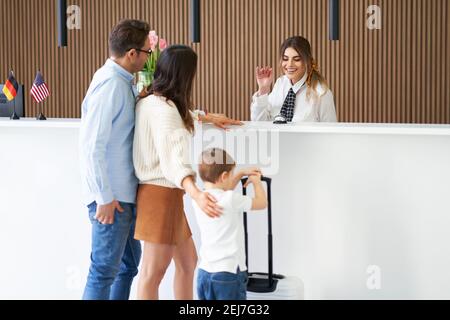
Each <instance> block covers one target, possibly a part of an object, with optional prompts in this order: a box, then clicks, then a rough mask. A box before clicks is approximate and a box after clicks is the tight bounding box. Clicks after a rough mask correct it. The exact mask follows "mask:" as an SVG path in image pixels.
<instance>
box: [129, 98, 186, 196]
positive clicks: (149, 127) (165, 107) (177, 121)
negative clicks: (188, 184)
mask: <svg viewBox="0 0 450 320" xmlns="http://www.w3.org/2000/svg"><path fill="white" fill-rule="evenodd" d="M191 138H192V136H191V134H190V133H189V131H188V130H186V128H185V127H184V124H183V120H182V119H181V116H180V114H179V113H178V110H177V108H176V106H175V104H174V103H173V102H172V101H170V100H169V101H166V98H164V97H158V96H154V95H151V96H148V97H146V98H144V99H142V100H140V101H139V102H138V104H137V106H136V127H135V132H134V145H133V162H134V169H135V172H136V176H137V177H138V179H139V183H140V184H154V185H159V186H164V187H168V188H180V189H182V186H181V182H182V181H183V179H184V178H186V177H188V176H194V177H195V172H194V170H193V169H192V166H191V157H190V141H191Z"/></svg>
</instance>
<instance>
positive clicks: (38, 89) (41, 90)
mask: <svg viewBox="0 0 450 320" xmlns="http://www.w3.org/2000/svg"><path fill="white" fill-rule="evenodd" d="M30 94H31V95H32V96H33V99H34V101H36V102H37V103H40V102H42V101H44V100H45V99H46V98H47V97H48V96H50V92H49V91H48V87H47V84H46V83H45V82H44V78H42V75H41V73H40V72H38V73H37V74H36V79H34V82H33V86H32V87H31V91H30Z"/></svg>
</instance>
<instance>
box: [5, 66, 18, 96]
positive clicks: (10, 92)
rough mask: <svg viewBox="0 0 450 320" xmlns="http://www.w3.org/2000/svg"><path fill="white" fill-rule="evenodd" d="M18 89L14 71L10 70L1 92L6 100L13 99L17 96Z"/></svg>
mask: <svg viewBox="0 0 450 320" xmlns="http://www.w3.org/2000/svg"><path fill="white" fill-rule="evenodd" d="M18 90H19V84H18V83H17V81H16V79H15V78H14V73H13V72H12V71H11V72H10V73H9V78H8V80H6V83H5V86H4V87H3V90H2V91H3V93H4V94H5V96H6V99H8V101H12V100H14V98H15V97H16V96H17V91H18Z"/></svg>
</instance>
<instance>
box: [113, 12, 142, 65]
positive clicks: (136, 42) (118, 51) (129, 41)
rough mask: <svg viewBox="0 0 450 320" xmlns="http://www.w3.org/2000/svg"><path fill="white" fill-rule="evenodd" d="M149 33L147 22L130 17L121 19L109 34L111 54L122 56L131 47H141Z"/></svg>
mask: <svg viewBox="0 0 450 320" xmlns="http://www.w3.org/2000/svg"><path fill="white" fill-rule="evenodd" d="M149 33H150V26H149V25H148V23H147V22H144V21H140V20H130V19H126V20H122V21H120V22H119V23H118V24H117V25H116V26H115V27H114V28H113V30H112V31H111V34H110V36H109V51H110V54H111V55H113V56H114V57H116V58H121V57H123V56H124V55H125V54H126V53H127V51H128V50H130V49H141V48H142V47H143V46H144V44H145V41H146V40H147V37H148V34H149Z"/></svg>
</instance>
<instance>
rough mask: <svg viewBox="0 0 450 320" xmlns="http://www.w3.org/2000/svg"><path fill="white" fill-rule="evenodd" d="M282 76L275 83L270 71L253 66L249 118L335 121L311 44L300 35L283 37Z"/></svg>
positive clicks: (256, 119)
mask: <svg viewBox="0 0 450 320" xmlns="http://www.w3.org/2000/svg"><path fill="white" fill-rule="evenodd" d="M280 56H281V60H280V66H281V70H282V72H283V73H284V76H281V77H280V78H278V80H277V81H276V82H275V85H274V87H273V90H272V92H271V91H270V89H271V86H272V83H273V70H272V68H270V67H257V68H256V81H257V83H258V88H259V90H258V92H256V93H255V94H254V95H253V99H252V100H253V101H252V105H251V119H252V120H253V121H273V120H275V121H281V122H283V120H285V121H286V122H336V121H337V119H336V110H335V106H334V99H333V94H332V92H331V91H330V89H329V88H328V86H327V84H326V83H325V79H324V78H323V77H322V75H321V74H320V73H319V69H318V66H317V63H316V61H315V60H314V59H313V57H312V54H311V45H310V44H309V42H308V40H306V39H305V38H303V37H298V36H297V37H291V38H288V39H286V40H285V41H284V42H283V44H282V45H281V49H280Z"/></svg>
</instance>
